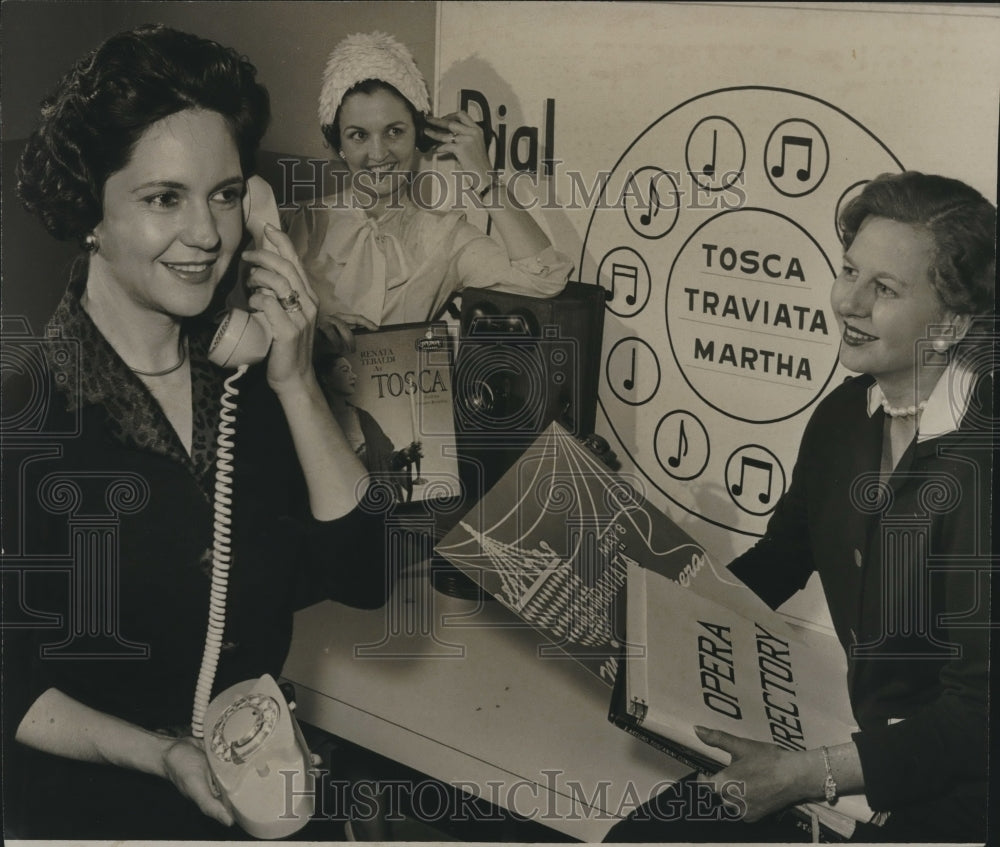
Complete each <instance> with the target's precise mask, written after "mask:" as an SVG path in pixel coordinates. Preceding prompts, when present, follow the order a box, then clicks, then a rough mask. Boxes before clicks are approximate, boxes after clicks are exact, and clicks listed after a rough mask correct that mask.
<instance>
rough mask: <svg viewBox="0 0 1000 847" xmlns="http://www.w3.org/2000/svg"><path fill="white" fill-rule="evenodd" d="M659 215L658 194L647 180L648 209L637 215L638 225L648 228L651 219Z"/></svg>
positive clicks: (651, 181)
mask: <svg viewBox="0 0 1000 847" xmlns="http://www.w3.org/2000/svg"><path fill="white" fill-rule="evenodd" d="M658 214H660V192H658V191H657V190H656V185H655V183H654V182H653V180H652V179H650V180H649V208H648V209H647V210H646V211H645V212H643V213H642V214H641V215H639V223H641V224H642V225H643V226H649V225H650V223H652V221H653V218H655V217H656V216H657V215H658Z"/></svg>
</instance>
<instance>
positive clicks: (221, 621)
mask: <svg viewBox="0 0 1000 847" xmlns="http://www.w3.org/2000/svg"><path fill="white" fill-rule="evenodd" d="M246 371H247V366H246V365H240V367H239V368H237V370H236V372H235V373H234V374H232V375H231V376H230V377H229V378H228V379H227V380H226V382H225V385H224V390H223V392H222V401H221V402H222V410H221V412H220V413H219V429H218V437H217V439H216V444H217V445H218V450H217V455H216V461H215V500H214V510H215V520H214V525H213V526H214V529H213V542H212V587H211V591H210V593H209V607H208V630H207V632H206V633H205V650H204V652H203V653H202V657H201V668H200V669H199V671H198V682H197V683H196V684H195V689H194V707H193V709H192V711H191V732H192V734H193V735H194V737H195V738H199V739H200V738H204V737H205V711H206V710H207V709H208V704H209V702H210V701H211V699H212V685H213V684H214V683H215V671H216V669H217V668H218V666H219V655H220V653H221V651H222V635H223V632H224V630H225V626H226V593H227V591H228V588H229V565H230V562H231V561H232V538H231V536H232V533H231V531H230V526H231V524H232V518H231V515H232V509H231V508H230V507H231V505H232V502H233V498H232V493H233V486H232V482H233V475H232V474H233V444H234V442H233V436H234V435H235V434H236V397H237V396H238V395H239V393H240V392H239V389H238V388H236V381H237V380H238V379H239V378H240V377H241V376H243V374H245V373H246Z"/></svg>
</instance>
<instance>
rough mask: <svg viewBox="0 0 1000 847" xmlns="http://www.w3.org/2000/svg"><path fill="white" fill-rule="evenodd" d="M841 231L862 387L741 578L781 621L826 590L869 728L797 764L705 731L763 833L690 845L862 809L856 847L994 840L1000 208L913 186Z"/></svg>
mask: <svg viewBox="0 0 1000 847" xmlns="http://www.w3.org/2000/svg"><path fill="white" fill-rule="evenodd" d="M840 226H841V230H842V235H843V243H844V248H845V252H844V260H843V267H842V269H841V271H840V273H839V275H838V276H837V278H836V280H835V281H834V284H833V290H832V294H831V303H832V307H833V311H834V313H835V315H836V317H837V322H838V325H839V327H840V331H841V347H840V360H841V362H842V363H843V365H844V366H845V367H847V368H848V369H850V370H852V371H855V372H857V373H858V374H860V375H859V376H857V377H853V378H851V379H849V380H847V381H846V382H845V383H844V384H843V385H841V386H839V387H838V388H837V389H836V390H834V391H833V392H832V393H831V394H830V395H829V396H828V397H826V398H825V399H824V400H823V401H822V402H821V403H820V404H819V406H818V408H817V409H816V411H815V413H814V414H813V416H812V419H811V420H810V422H809V424H808V426H807V427H806V430H805V433H804V435H803V438H802V443H801V447H800V450H799V455H798V459H797V462H796V465H795V470H794V474H793V477H792V482H791V485H790V487H789V489H788V492H787V493H786V494H785V496H784V497H783V498H782V500H781V501H780V503H779V504H778V507H777V508H776V510H775V513H774V515H773V516H772V518H771V520H770V522H769V523H768V527H767V532H766V534H765V535H764V537H763V538H762V539H761V540H760V541H759V542H758V543H757V544H756V545H755V546H754V547H753V548H751V549H750V550H749V551H748V552H747V553H745V554H744V555H742V556H740V557H739V558H737V559H736V561H735V562H733V563H732V564H731V566H730V569H731V571H732V572H733V573H734V574H735V575H736V576H738V577H739V578H740V579H741V580H742V581H743V582H744V583H746V585H748V586H749V587H750V588H751V589H753V591H754V592H755V593H756V594H758V595H759V596H760V597H761V598H762V599H763V600H764V601H766V602H767V603H768V605H770V606H771V607H772V608H776V607H778V606H779V605H780V604H781V603H783V602H784V601H785V600H787V599H788V598H790V597H791V596H792V595H793V594H794V593H795V592H796V591H798V590H799V589H801V588H803V587H804V586H805V584H806V581H807V580H808V579H809V577H810V575H811V574H812V573H813V572H816V573H818V574H819V577H820V580H821V582H822V585H823V590H824V593H825V595H826V599H827V604H828V606H829V609H830V614H831V617H832V619H833V623H834V626H835V628H836V631H837V635H838V637H839V639H840V642H841V644H842V645H843V648H844V650H845V651H846V653H847V661H848V673H847V680H846V683H847V686H848V691H849V695H850V699H851V704H852V707H853V711H854V716H855V719H856V721H857V724H858V727H859V731H857V732H856V733H854V734H853V735H852V737H850V738H845V739H844V740H843V743H842V744H839V745H836V746H832V747H829V748H822V749H817V750H808V751H803V752H794V751H788V750H784V749H782V748H779V747H777V746H774V745H771V744H764V743H760V742H756V741H751V740H748V739H744V738H738V737H735V736H733V735H730V734H727V733H725V732H721V731H718V730H713V729H711V728H705V727H699V728H697V731H698V734H699V736H700V737H701V738H702V740H703V741H705V742H706V743H707V744H710V745H712V746H714V747H718V748H720V749H721V750H723V751H725V752H727V753H730V754H731V756H732V761H731V764H730V765H729V766H728V767H726V768H725V769H723V770H722V771H720V772H719V773H718V774H716V775H715V776H714V777H712V778H711V779H712V780H713V781H714V783H715V784H716V785H721V784H723V783H726V782H732V781H735V782H736V783H737V784H741V785H742V791H743V800H744V802H745V807H746V808H745V814H744V815H743V817H744V819H745V820H747V821H758V824H757V825H755V826H744V825H741V824H729V825H728V826H724V827H723V828H724V829H725V832H724V833H720V831H719V830H718V829H716V828H714V827H709V826H707V825H702V826H699V825H698V824H697V823H696V822H692V823H691V824H690V826H687V827H685V829H684V832H683V837H682V838H681V840H729V841H734V840H765V838H766V837H767V835H769V834H773V833H774V830H771V829H769V827H770V826H771V825H772V824H773V823H774V821H775V817H774V815H773V814H772V813H775V812H779V811H780V810H782V809H786V808H787V807H789V806H791V805H793V804H796V803H800V802H802V801H810V800H824V799H826V800H829V801H830V802H832V803H834V804H835V803H836V800H837V797H838V796H840V795H846V794H864V795H865V796H866V798H867V800H868V804H869V806H870V807H871V808H872V809H873V810H875V812H876V816H875V818H874V819H873V820H872V821H871V822H868V823H861V824H859V825H858V826H857V828H856V830H855V833H854V836H853V839H854V840H858V841H963V842H966V841H967V842H976V843H983V841H984V840H985V838H986V813H987V787H988V783H987V755H988V750H989V739H988V719H987V706H988V703H987V691H988V676H989V635H990V630H989V621H990V609H989V603H990V599H989V598H990V590H989V569H990V561H991V559H990V555H991V550H992V541H991V535H990V528H991V491H992V480H993V468H992V436H993V429H994V416H993V393H992V388H993V384H992V366H993V362H994V357H993V344H994V339H995V333H994V325H993V308H994V291H995V276H996V247H995V244H996V242H995V238H996V209H995V207H994V206H993V205H991V204H990V203H989V202H987V201H986V200H985V199H984V198H983V197H982V196H981V195H980V194H978V193H977V192H976V191H974V190H973V189H971V188H970V187H968V186H967V185H965V184H963V183H961V182H958V181H956V180H952V179H946V178H944V177H939V176H928V175H924V174H921V173H915V172H907V173H900V174H891V175H883V176H881V177H879V178H877V179H875V180H872V181H871V182H870V183H868V184H867V185H866V186H865V187H864V189H863V190H862V192H861V193H860V195H858V196H857V197H856V198H855V199H853V200H852V201H851V202H849V203H848V204H847V205H846V207H845V208H844V210H843V212H842V214H841V216H840ZM830 684H831V685H837V684H841V683H840V681H839V680H831V682H830ZM834 808H836V806H834ZM653 814H654V815H655V809H654V810H653ZM650 826H653V827H654V828H655V821H654V822H646V823H643V822H640V821H639V820H636V819H633V820H629V821H626V822H624V823H623V824H621V825H620V826H618V827H616V829H615V830H612V833H611V835H610V836H609V840H647V839H648V838H650V837H651V836H654V832H653V831H651V830H650ZM664 826H666V825H664ZM786 834H787V832H786ZM665 835H667V836H668V837H670V838H671V839H673V838H674V836H675V835H677V832H676V828H675V827H673V826H672V825H670V826H669V828H665V829H663V830H661V831H659V832H658V833H655V837H657V838H663V837H664V836H665Z"/></svg>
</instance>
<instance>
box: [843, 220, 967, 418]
mask: <svg viewBox="0 0 1000 847" xmlns="http://www.w3.org/2000/svg"><path fill="white" fill-rule="evenodd" d="M933 257H934V240H933V238H932V237H931V235H930V234H929V233H928V232H926V231H925V230H923V229H921V228H919V227H916V226H913V225H911V224H905V223H900V222H899V221H894V220H890V219H888V218H878V217H869V218H867V219H866V220H865V221H864V223H862V225H861V228H860V229H859V230H858V234H857V235H856V236H855V238H854V241H853V243H852V244H851V246H850V248H848V250H847V252H846V253H845V254H844V266H843V269H842V270H841V272H840V274H839V275H838V276H837V279H836V281H835V282H834V284H833V291H832V293H831V295H830V302H831V305H832V306H833V311H834V314H835V315H836V316H837V323H838V325H839V327H840V331H841V345H840V361H841V363H842V364H843V365H844V367H846V368H848V369H849V370H852V371H857V372H859V373H867V374H871V375H872V376H874V377H875V378H876V380H878V383H879V386H880V387H881V388H882V390H883V392H885V395H886V396H887V397H889V398H900V401H901V402H906V403H911V402H913V400H912V395H913V387H914V385H915V377H916V369H917V367H918V363H917V341H918V340H919V339H923V338H927V337H928V327H930V326H932V325H942V324H945V323H948V322H950V321H951V320H952V318H953V317H954V316H953V315H952V314H951V313H950V312H948V310H947V309H946V308H945V306H944V305H943V304H942V303H941V301H940V299H939V298H938V295H937V292H936V291H935V290H934V288H933V287H932V285H931V262H932V259H933Z"/></svg>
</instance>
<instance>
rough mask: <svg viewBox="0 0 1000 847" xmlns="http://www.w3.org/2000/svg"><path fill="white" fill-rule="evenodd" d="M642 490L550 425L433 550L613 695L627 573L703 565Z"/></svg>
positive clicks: (687, 573)
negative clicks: (636, 568) (632, 566)
mask: <svg viewBox="0 0 1000 847" xmlns="http://www.w3.org/2000/svg"><path fill="white" fill-rule="evenodd" d="M633 483H634V484H633ZM640 485H641V484H640V483H639V481H638V480H635V479H630V478H628V477H626V476H622V475H616V474H614V473H612V472H611V471H609V470H608V468H607V467H606V466H605V465H604V464H603V463H602V462H601V461H600V460H599V459H598V458H597V457H596V456H595V455H594V454H593V453H592V452H591V451H590V450H589V449H587V448H586V447H585V446H584V445H583V444H581V443H580V442H579V441H578V440H577V439H576V438H574V437H573V436H572V435H570V434H569V433H568V432H566V430H565V429H563V428H562V427H561V426H560V425H559V424H557V423H553V424H551V425H550V426H549V428H548V429H546V430H545V431H544V432H543V433H542V434H541V435H540V436H539V438H538V439H537V440H536V441H535V443H534V444H533V445H532V446H531V447H529V448H528V450H527V451H526V452H525V453H524V455H523V456H522V457H521V458H520V459H519V460H518V461H517V462H516V463H515V464H514V466H513V467H512V468H511V469H510V470H509V471H508V472H507V473H506V474H505V475H504V476H503V477H502V478H501V479H500V481H499V482H498V483H497V484H496V485H495V486H494V487H493V488H492V489H490V491H489V492H487V494H486V495H485V497H483V498H482V500H480V502H479V503H477V504H476V505H475V506H474V507H473V508H472V510H471V511H470V512H469V513H468V514H467V515H466V516H465V517H464V518H463V519H462V520H461V521H459V523H458V524H457V525H456V526H455V527H454V528H453V529H452V530H451V531H450V532H449V533H448V534H447V535H446V536H445V537H444V538H443V539H442V540H441V542H439V544H438V545H437V548H436V549H437V552H438V553H439V554H440V555H442V556H444V557H445V558H446V559H448V560H449V561H450V562H451V563H452V564H454V565H455V566H456V567H458V568H459V569H460V570H462V571H464V572H465V573H466V574H467V575H468V576H470V577H471V578H472V579H473V580H475V581H476V582H477V583H479V585H481V586H482V587H483V589H484V590H485V591H487V592H488V593H489V594H491V595H492V596H493V597H495V598H496V599H497V600H498V601H500V602H501V603H502V604H503V605H504V606H506V607H507V608H509V609H511V610H512V611H513V612H515V613H516V614H517V615H519V616H520V617H521V618H522V619H523V620H525V621H526V622H528V623H529V624H531V625H532V626H534V627H535V628H536V629H538V630H539V631H540V632H541V633H542V634H543V635H544V636H545V637H546V638H547V639H548V640H549V641H551V642H552V644H551V645H546V647H543V655H548V656H550V657H552V658H564V657H566V656H569V657H572V658H574V659H576V660H577V661H579V662H581V663H582V664H583V665H584V666H585V667H587V668H588V669H589V670H590V671H591V672H592V673H594V674H595V675H596V676H598V677H599V678H600V679H601V680H602V681H603V682H605V683H606V684H607V685H608V686H609V687H610V686H612V685H613V684H614V680H615V673H616V670H617V666H618V661H619V655H620V653H621V650H622V646H623V644H624V632H625V627H624V623H625V621H624V601H625V592H624V590H623V586H624V584H625V576H626V572H627V568H628V566H629V565H630V564H637V565H638V566H640V567H643V568H650V569H652V570H654V571H656V572H658V573H662V574H665V575H668V576H670V577H671V578H672V579H677V580H682V581H684V582H685V583H687V582H688V581H690V579H691V578H692V577H693V575H694V574H696V573H697V572H698V571H699V570H700V569H701V568H702V567H703V566H704V565H705V563H706V556H705V551H704V549H703V548H702V547H701V546H700V545H699V544H698V543H697V542H696V541H694V539H692V538H691V537H690V536H688V535H687V534H686V533H685V532H684V531H683V530H681V529H680V528H679V527H678V526H677V525H676V524H675V523H674V522H673V521H671V520H670V519H669V518H667V517H666V516H665V515H664V514H663V513H662V512H660V511H658V510H657V509H655V508H654V507H653V506H651V505H650V504H649V503H648V502H647V501H646V499H645V498H644V497H643V496H642V494H641V487H640ZM546 650H547V653H546V652H545V651H546Z"/></svg>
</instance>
